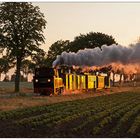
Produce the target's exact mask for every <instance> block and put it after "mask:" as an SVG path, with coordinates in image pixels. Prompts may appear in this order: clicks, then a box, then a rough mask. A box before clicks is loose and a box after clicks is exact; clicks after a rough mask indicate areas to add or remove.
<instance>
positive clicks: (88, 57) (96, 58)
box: [53, 43, 140, 67]
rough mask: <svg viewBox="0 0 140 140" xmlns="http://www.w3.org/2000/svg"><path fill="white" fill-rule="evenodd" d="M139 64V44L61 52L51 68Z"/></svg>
mask: <svg viewBox="0 0 140 140" xmlns="http://www.w3.org/2000/svg"><path fill="white" fill-rule="evenodd" d="M117 62H119V63H122V64H129V63H139V62H140V43H137V44H135V45H133V46H131V47H123V46H121V45H116V44H113V45H110V46H107V45H103V46H102V47H101V49H100V48H98V47H97V48H94V49H84V50H79V51H78V52H77V53H74V52H69V53H67V52H63V53H62V54H61V55H58V56H57V59H56V60H55V61H54V62H53V67H55V66H58V65H61V64H65V65H69V66H71V65H75V66H102V65H106V64H110V63H117Z"/></svg>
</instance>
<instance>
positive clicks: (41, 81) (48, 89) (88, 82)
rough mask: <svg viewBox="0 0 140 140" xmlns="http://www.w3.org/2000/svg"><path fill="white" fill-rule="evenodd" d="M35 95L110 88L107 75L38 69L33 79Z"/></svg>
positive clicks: (68, 70)
mask: <svg viewBox="0 0 140 140" xmlns="http://www.w3.org/2000/svg"><path fill="white" fill-rule="evenodd" d="M33 84H34V93H41V94H45V95H50V94H55V95H59V94H62V93H63V90H69V91H74V90H97V89H104V88H110V78H109V76H108V75H107V74H99V73H98V74H95V73H90V72H88V73H85V72H81V71H78V70H77V71H75V70H74V69H73V68H72V67H65V66H64V67H61V68H48V67H42V68H36V69H35V75H34V77H33Z"/></svg>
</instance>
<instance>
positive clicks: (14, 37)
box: [0, 2, 46, 92]
mask: <svg viewBox="0 0 140 140" xmlns="http://www.w3.org/2000/svg"><path fill="white" fill-rule="evenodd" d="M45 26H46V21H45V20H44V15H43V14H42V13H41V12H40V10H39V7H37V6H33V5H32V4H31V3H27V2H5V3H1V4H0V46H1V49H3V48H5V52H6V55H7V56H10V57H11V58H13V59H14V60H15V62H16V78H15V91H16V92H17V91H19V81H20V68H21V63H22V61H23V60H24V59H25V58H27V57H29V56H31V55H35V54H37V52H38V51H40V48H39V47H38V46H39V45H41V43H44V36H43V29H45Z"/></svg>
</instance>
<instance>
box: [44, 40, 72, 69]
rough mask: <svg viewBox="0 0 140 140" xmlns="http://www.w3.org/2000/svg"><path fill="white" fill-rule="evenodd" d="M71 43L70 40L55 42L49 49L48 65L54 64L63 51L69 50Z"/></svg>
mask: <svg viewBox="0 0 140 140" xmlns="http://www.w3.org/2000/svg"><path fill="white" fill-rule="evenodd" d="M69 43H70V42H69V40H66V41H63V40H58V41H56V42H55V43H53V44H52V45H51V47H50V48H49V51H48V55H47V59H46V65H48V66H52V63H53V61H54V60H55V59H56V57H57V55H61V53H62V52H64V51H66V52H68V51H69V49H68V46H69Z"/></svg>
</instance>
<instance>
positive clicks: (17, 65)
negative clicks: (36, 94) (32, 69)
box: [15, 58, 21, 92]
mask: <svg viewBox="0 0 140 140" xmlns="http://www.w3.org/2000/svg"><path fill="white" fill-rule="evenodd" d="M20 68H21V59H20V58H17V64H16V77H15V92H19V90H20V89H19V84H20Z"/></svg>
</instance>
